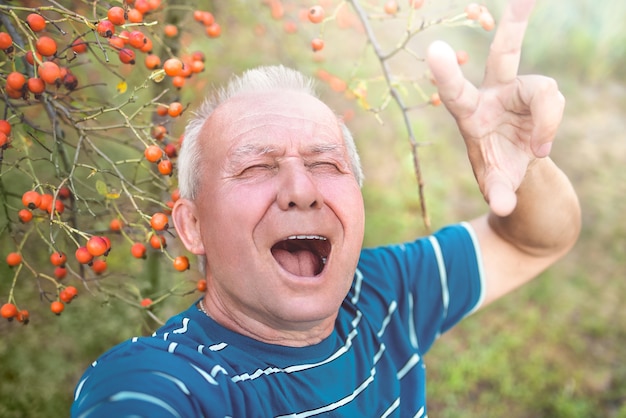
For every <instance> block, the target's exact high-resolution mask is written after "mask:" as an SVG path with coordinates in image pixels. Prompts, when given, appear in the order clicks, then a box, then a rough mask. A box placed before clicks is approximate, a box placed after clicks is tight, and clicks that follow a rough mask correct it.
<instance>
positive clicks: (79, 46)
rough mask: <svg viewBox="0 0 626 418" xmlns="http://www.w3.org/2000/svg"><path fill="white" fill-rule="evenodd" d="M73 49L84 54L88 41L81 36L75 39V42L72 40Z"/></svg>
mask: <svg viewBox="0 0 626 418" xmlns="http://www.w3.org/2000/svg"><path fill="white" fill-rule="evenodd" d="M72 51H74V52H75V53H77V54H84V53H85V52H87V43H86V42H85V41H84V40H83V39H81V38H77V39H75V40H74V42H72Z"/></svg>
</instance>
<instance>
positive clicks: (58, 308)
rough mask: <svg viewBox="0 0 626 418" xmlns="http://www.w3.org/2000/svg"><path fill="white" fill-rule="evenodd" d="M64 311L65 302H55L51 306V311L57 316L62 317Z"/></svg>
mask: <svg viewBox="0 0 626 418" xmlns="http://www.w3.org/2000/svg"><path fill="white" fill-rule="evenodd" d="M64 309H65V305H64V304H63V302H60V301H58V300H55V301H54V302H52V303H51V304H50V310H51V311H52V313H54V314H55V315H61V312H63V310H64Z"/></svg>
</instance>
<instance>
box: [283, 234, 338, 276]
mask: <svg viewBox="0 0 626 418" xmlns="http://www.w3.org/2000/svg"><path fill="white" fill-rule="evenodd" d="M330 250H331V244H330V241H328V239H327V238H325V237H322V236H319V235H292V236H290V237H288V238H287V239H284V240H282V241H278V242H277V243H276V244H274V246H273V247H272V255H273V256H274V258H275V259H276V261H277V262H278V264H280V265H281V266H282V267H283V268H284V269H285V270H287V271H288V272H290V273H291V274H295V275H296V276H304V277H312V276H317V275H318V274H320V273H321V272H322V271H323V270H324V266H325V265H326V260H327V258H328V256H329V255H330Z"/></svg>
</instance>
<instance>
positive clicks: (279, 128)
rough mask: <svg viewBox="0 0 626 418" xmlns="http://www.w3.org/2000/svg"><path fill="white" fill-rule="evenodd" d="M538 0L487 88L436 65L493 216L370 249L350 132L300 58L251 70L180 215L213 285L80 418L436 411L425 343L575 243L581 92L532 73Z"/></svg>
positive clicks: (82, 390) (207, 110) (445, 59)
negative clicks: (564, 153)
mask: <svg viewBox="0 0 626 418" xmlns="http://www.w3.org/2000/svg"><path fill="white" fill-rule="evenodd" d="M531 9H532V1H529V0H513V1H512V2H511V4H510V5H509V7H508V8H507V10H506V12H505V14H504V16H503V18H502V23H501V25H500V27H499V29H498V32H497V34H496V37H495V39H494V43H493V45H492V49H491V53H490V55H489V58H488V62H487V68H486V74H485V79H484V83H483V86H481V88H480V89H477V88H475V87H474V86H472V85H471V84H470V83H469V82H468V81H466V80H465V78H464V77H463V76H462V74H461V72H460V69H459V67H458V65H457V64H456V61H455V57H454V53H453V52H452V50H451V49H450V48H449V47H448V46H447V45H445V44H442V43H438V42H437V43H435V44H433V45H432V46H431V48H430V50H429V56H428V61H429V64H430V66H431V69H432V72H433V74H434V76H435V78H436V80H437V85H438V88H439V93H440V96H441V98H442V100H443V102H444V103H445V104H446V106H447V108H448V109H449V111H450V112H451V113H452V115H453V116H454V117H455V119H456V120H457V123H458V126H459V129H460V132H461V134H462V136H463V138H464V140H465V144H466V146H467V151H468V156H469V159H470V162H471V165H472V168H473V171H474V175H475V177H476V179H477V181H478V184H479V186H480V190H481V192H482V193H483V195H484V197H485V199H486V201H487V202H488V203H489V207H490V211H489V213H487V214H486V215H484V216H482V217H480V218H477V219H474V220H471V221H469V222H466V223H460V224H457V225H452V226H449V227H446V228H444V229H442V230H440V231H438V232H436V233H435V234H433V235H432V236H430V237H425V238H421V239H417V240H416V241H414V242H409V243H404V244H402V245H394V246H387V247H382V248H373V249H362V248H361V245H362V240H363V229H364V218H365V216H364V209H363V200H362V196H361V192H360V181H361V169H360V166H359V159H358V156H357V153H356V150H355V147H354V143H353V140H352V138H351V136H350V133H349V132H348V131H347V129H346V128H345V126H344V125H343V124H342V122H341V121H340V120H339V119H338V118H337V117H336V116H335V115H334V114H333V112H332V111H331V110H330V109H329V108H328V107H327V106H326V105H324V104H323V103H322V102H321V101H320V100H319V99H318V98H316V96H315V95H314V92H313V90H312V87H311V83H310V81H309V80H307V79H306V78H304V77H303V76H302V75H301V74H299V73H297V72H295V71H293V70H290V69H286V68H284V67H266V68H258V69H254V70H251V71H248V72H246V73H245V74H243V75H242V76H241V77H238V78H235V79H233V80H232V81H231V82H230V84H229V85H228V86H227V87H226V88H225V89H224V90H221V91H220V92H218V94H216V96H215V97H213V98H211V99H210V100H209V101H207V102H206V103H205V104H204V105H203V107H202V108H201V109H200V110H199V112H198V113H197V116H196V118H195V119H194V120H192V121H191V122H190V124H189V126H188V128H187V131H186V133H185V143H184V146H183V149H182V151H181V156H180V160H179V166H180V190H181V196H182V198H181V199H180V200H178V201H177V203H176V206H175V207H174V210H173V214H172V216H173V219H174V222H175V224H176V229H177V231H178V233H179V236H180V238H181V240H182V242H183V243H184V244H185V246H186V247H187V249H188V250H189V251H190V252H192V253H193V254H196V255H197V256H198V257H199V258H200V259H201V260H202V265H203V268H204V273H205V276H206V280H207V291H206V294H205V296H204V297H203V298H202V299H200V300H199V301H198V302H197V303H196V304H194V305H193V306H192V307H190V308H189V309H188V310H186V311H185V312H182V313H181V314H179V315H177V316H175V317H173V318H171V319H170V321H168V323H167V324H166V325H165V326H164V327H162V328H161V329H159V330H158V331H157V332H155V333H154V334H153V336H151V337H141V338H134V339H132V340H130V341H128V342H126V343H123V344H121V345H119V346H118V347H116V348H114V349H112V350H111V351H109V352H108V353H106V354H105V355H103V356H102V357H101V358H100V359H99V360H98V361H97V362H95V363H94V364H93V365H92V367H90V368H89V370H87V372H86V373H85V375H84V376H83V378H82V379H81V380H80V382H79V383H78V385H77V388H76V400H75V403H74V405H73V408H72V414H73V416H76V417H79V416H80V417H113V416H114V417H122V416H149V417H196V416H197V417H201V416H202V417H227V416H228V417H250V416H259V417H269V416H290V417H310V416H318V415H331V416H342V417H373V416H399V417H408V416H417V417H422V416H426V398H425V371H424V364H423V359H422V356H423V355H424V353H425V352H426V351H427V350H428V349H429V348H430V346H431V344H432V343H433V342H434V340H436V338H437V337H438V336H439V335H440V334H441V333H443V332H444V331H446V330H447V329H449V328H450V327H452V326H453V325H454V324H455V323H457V322H458V321H459V320H460V319H462V318H463V317H465V316H467V315H468V314H470V313H471V312H473V311H475V310H476V309H478V308H481V307H483V306H485V305H486V304H488V303H489V302H491V301H493V300H495V299H497V298H499V297H501V296H502V295H504V294H506V293H508V292H510V291H511V290H513V289H514V288H516V287H518V286H519V285H521V284H523V283H524V282H527V281H528V280H530V279H532V278H533V277H535V276H537V275H538V274H539V273H540V272H541V271H542V270H544V269H545V268H546V267H548V266H549V265H551V264H552V263H553V262H555V261H556V260H557V259H558V258H559V257H561V256H563V255H564V254H565V253H566V252H567V251H568V250H569V249H570V248H571V246H572V245H573V244H574V243H575V241H576V238H577V236H578V232H579V229H580V212H579V205H578V201H577V198H576V195H575V193H574V191H573V189H572V187H571V185H570V183H569V181H568V180H567V178H566V176H565V175H564V174H563V173H562V172H561V171H560V170H559V169H558V168H557V167H556V166H555V164H554V163H553V162H552V161H551V160H550V158H549V157H548V154H549V152H550V147H551V144H552V141H553V139H554V135H555V132H556V130H557V127H558V125H559V123H560V119H561V116H562V111H563V103H564V101H563V98H562V96H561V95H560V93H559V92H558V89H557V87H556V84H555V83H554V81H553V80H550V79H547V78H544V77H539V76H525V77H518V76H517V66H518V61H519V56H520V47H521V43H522V39H523V34H524V30H525V27H526V23H527V20H528V16H529V14H530V11H531Z"/></svg>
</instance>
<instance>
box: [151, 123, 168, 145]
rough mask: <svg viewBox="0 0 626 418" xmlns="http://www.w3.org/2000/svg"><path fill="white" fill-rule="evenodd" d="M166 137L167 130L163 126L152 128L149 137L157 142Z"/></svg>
mask: <svg viewBox="0 0 626 418" xmlns="http://www.w3.org/2000/svg"><path fill="white" fill-rule="evenodd" d="M165 135H167V128H166V127H165V126H163V125H157V126H155V127H154V128H152V132H151V136H152V138H154V139H156V140H157V141H161V140H162V139H163V138H165Z"/></svg>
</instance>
